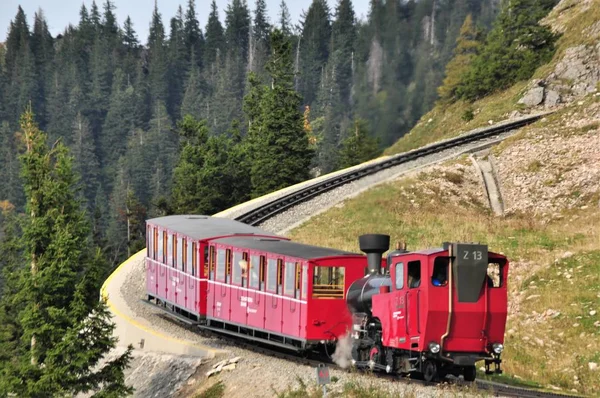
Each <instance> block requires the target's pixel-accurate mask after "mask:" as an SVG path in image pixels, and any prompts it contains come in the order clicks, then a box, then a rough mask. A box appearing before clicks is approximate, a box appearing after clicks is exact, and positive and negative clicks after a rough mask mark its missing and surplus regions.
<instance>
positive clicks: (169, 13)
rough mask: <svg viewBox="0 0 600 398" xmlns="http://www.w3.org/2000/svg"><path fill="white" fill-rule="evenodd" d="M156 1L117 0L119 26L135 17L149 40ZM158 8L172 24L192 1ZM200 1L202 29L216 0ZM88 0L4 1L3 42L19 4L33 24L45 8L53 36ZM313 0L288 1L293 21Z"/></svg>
mask: <svg viewBox="0 0 600 398" xmlns="http://www.w3.org/2000/svg"><path fill="white" fill-rule="evenodd" d="M154 1H155V0H113V3H114V4H115V5H116V7H117V8H116V10H115V13H116V15H117V21H118V22H119V25H122V23H123V21H124V20H125V18H127V15H129V16H131V20H132V21H133V25H134V28H135V30H136V32H137V34H138V37H139V39H140V40H141V42H142V43H146V38H147V36H148V26H149V25H150V18H151V16H152V10H153V8H154ZM157 1H158V10H159V12H160V13H161V14H162V17H163V23H164V24H165V26H167V28H168V26H169V20H170V19H171V18H172V17H173V16H174V15H175V13H176V11H177V7H178V6H179V5H180V4H181V5H182V6H183V8H184V10H185V8H186V4H187V1H188V0H157ZM194 1H195V2H196V12H197V13H198V20H199V21H200V25H201V26H202V29H204V25H206V21H207V20H208V14H209V12H210V3H211V1H212V0H194ZM103 2H104V0H96V3H97V4H98V7H99V8H100V10H102V7H101V4H102V3H103ZM228 2H229V0H217V5H218V7H219V11H220V14H221V18H220V19H221V22H224V20H225V12H224V10H225V8H226V6H227V3H228ZM82 3H85V5H86V7H87V8H88V10H89V9H90V5H91V4H92V0H0V42H4V41H5V40H6V35H7V32H8V28H9V26H10V21H11V20H12V19H13V18H14V17H15V15H16V14H17V8H18V6H19V5H21V7H22V8H23V10H24V11H25V15H27V21H28V22H29V27H30V28H32V26H33V15H34V13H35V12H36V11H37V10H38V9H39V8H41V9H42V10H43V11H44V15H45V16H46V20H47V21H48V27H49V29H50V33H52V36H56V35H57V34H58V33H61V32H62V31H63V30H64V28H65V27H66V26H67V25H68V24H72V25H77V23H78V21H79V9H80V8H81V4H82ZM254 3H255V0H248V6H249V7H250V9H251V10H254ZM280 3H281V0H267V10H268V12H269V17H270V19H271V22H277V21H278V14H279V4H280ZM310 3H311V0H286V4H287V6H288V8H289V10H290V14H291V16H292V22H293V23H296V22H297V21H298V19H299V17H300V15H301V13H302V11H303V10H307V9H308V7H309V5H310ZM328 3H329V6H330V8H331V9H332V11H333V9H334V7H335V4H337V0H328ZM352 3H353V5H354V12H355V13H356V16H357V17H358V18H361V17H362V18H366V15H367V12H368V7H369V0H353V2H352Z"/></svg>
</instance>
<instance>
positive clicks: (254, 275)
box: [250, 256, 260, 289]
mask: <svg viewBox="0 0 600 398" xmlns="http://www.w3.org/2000/svg"><path fill="white" fill-rule="evenodd" d="M250 287H252V288H254V289H258V288H259V287H260V257H259V256H250Z"/></svg>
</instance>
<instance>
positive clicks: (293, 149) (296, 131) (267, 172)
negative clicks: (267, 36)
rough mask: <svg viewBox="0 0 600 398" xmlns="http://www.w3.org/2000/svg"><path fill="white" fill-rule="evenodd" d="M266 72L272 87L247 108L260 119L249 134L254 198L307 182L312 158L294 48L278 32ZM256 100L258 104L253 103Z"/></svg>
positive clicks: (272, 35) (262, 90)
mask: <svg viewBox="0 0 600 398" xmlns="http://www.w3.org/2000/svg"><path fill="white" fill-rule="evenodd" d="M267 71H268V72H269V75H270V77H271V84H270V86H268V87H265V88H263V89H259V90H260V91H259V92H260V93H259V94H258V95H257V96H253V97H250V99H252V101H253V102H251V105H250V106H247V107H246V109H247V113H248V114H249V115H250V116H252V115H258V116H257V117H255V118H254V120H252V121H251V124H250V129H249V133H248V134H249V139H250V153H251V154H252V155H251V156H252V158H251V164H252V167H251V173H250V174H251V181H252V196H254V197H257V196H262V195H264V194H266V193H268V192H272V191H275V190H277V189H281V188H284V187H286V186H289V185H292V184H295V183H297V182H300V181H304V180H306V179H307V178H308V177H309V165H310V161H311V157H312V151H311V150H310V148H309V143H308V137H307V135H306V133H305V132H304V129H303V119H302V114H301V113H300V96H299V95H298V93H296V92H295V91H294V65H293V55H292V45H291V43H290V41H289V38H286V37H285V36H284V34H283V33H282V32H281V31H280V30H277V29H276V30H274V31H273V32H272V33H271V57H270V59H269V62H268V63H267ZM256 97H258V101H254V98H256ZM255 107H258V109H256V108H255ZM249 108H250V109H249Z"/></svg>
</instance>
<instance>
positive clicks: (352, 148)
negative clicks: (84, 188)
mask: <svg viewBox="0 0 600 398" xmlns="http://www.w3.org/2000/svg"><path fill="white" fill-rule="evenodd" d="M380 154H381V150H380V149H379V142H378V141H377V139H375V138H373V137H371V136H370V135H369V132H368V130H367V125H366V123H365V121H364V120H361V119H356V120H354V126H352V129H351V131H349V134H348V136H347V138H346V139H345V140H344V142H343V143H342V148H341V150H340V155H339V164H338V166H339V168H342V169H343V168H346V167H352V166H354V165H357V164H361V163H364V162H366V161H369V160H371V159H374V158H376V157H377V156H379V155H380Z"/></svg>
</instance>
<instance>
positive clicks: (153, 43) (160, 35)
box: [148, 4, 168, 104]
mask: <svg viewBox="0 0 600 398" xmlns="http://www.w3.org/2000/svg"><path fill="white" fill-rule="evenodd" d="M148 52H149V60H148V64H149V65H148V80H149V85H150V101H151V103H152V104H154V103H156V102H157V101H162V102H165V101H166V100H167V95H168V94H167V93H168V83H167V60H168V56H167V48H166V43H165V27H164V25H163V23H162V17H161V15H160V13H159V12H158V6H157V5H156V4H155V5H154V11H153V13H152V22H151V23H150V31H149V32H148Z"/></svg>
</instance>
